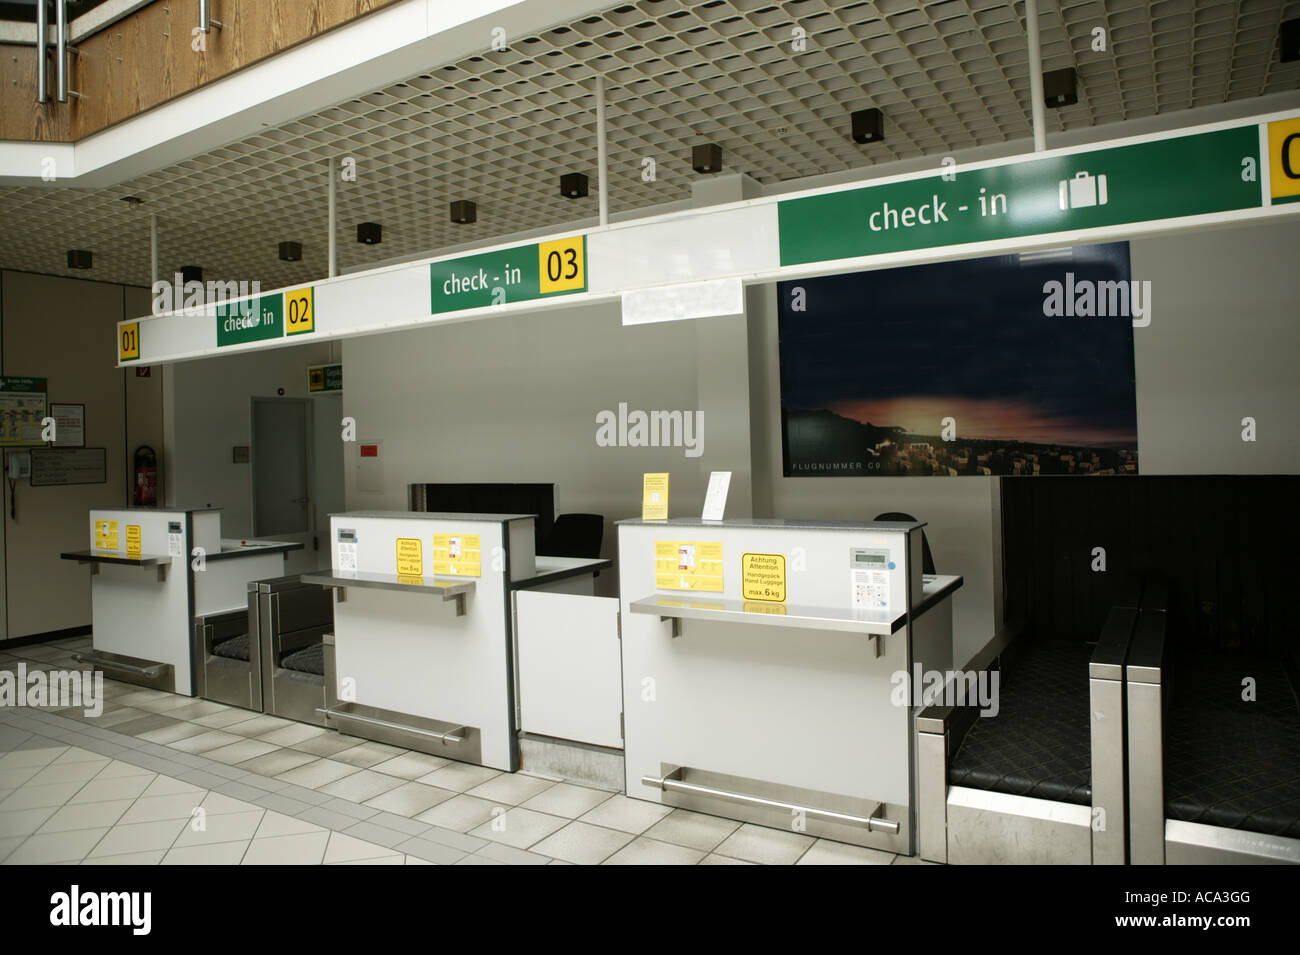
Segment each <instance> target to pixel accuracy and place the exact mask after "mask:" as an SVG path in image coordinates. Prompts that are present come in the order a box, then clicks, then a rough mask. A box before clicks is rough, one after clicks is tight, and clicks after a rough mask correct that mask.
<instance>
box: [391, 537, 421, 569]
mask: <svg viewBox="0 0 1300 955" xmlns="http://www.w3.org/2000/svg"><path fill="white" fill-rule="evenodd" d="M397 576H398V577H423V576H424V548H423V546H422V545H421V543H420V538H418V537H399V538H397Z"/></svg>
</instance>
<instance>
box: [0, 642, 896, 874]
mask: <svg viewBox="0 0 1300 955" xmlns="http://www.w3.org/2000/svg"><path fill="white" fill-rule="evenodd" d="M88 644H89V638H88V637H81V638H76V639H72V640H64V641H59V642H57V643H51V644H44V645H36V646H28V647H19V648H14V649H12V650H7V651H2V652H0V670H3V669H7V670H14V669H15V668H16V667H17V664H18V663H20V662H25V663H26V664H27V669H28V671H29V672H30V671H31V670H32V669H33V668H36V667H40V668H54V669H72V670H81V669H82V666H81V664H78V663H77V662H76V661H74V660H73V658H72V656H71V654H72V651H74V650H76V649H78V648H80V647H84V646H87V645H88ZM104 697H105V699H104V704H103V712H102V713H101V714H100V715H99V716H97V717H87V716H86V715H85V714H84V712H83V711H82V710H81V709H80V708H73V709H69V710H54V709H34V708H30V707H23V706H4V707H0V864H5V865H18V864H31V863H82V864H87V865H90V864H102V863H109V864H112V863H117V864H121V863H131V864H142V865H155V864H164V865H167V864H179V865H194V864H207V865H212V864H230V865H235V864H244V865H259V864H270V863H280V864H284V863H288V864H320V863H324V864H327V865H345V864H346V865H355V864H364V865H424V864H430V863H432V864H438V865H453V864H454V865H499V864H508V863H516V864H534V865H543V864H552V865H561V864H566V863H576V864H597V863H603V864H606V865H619V864H631V865H644V864H683V865H691V864H702V865H737V864H741V865H746V864H753V863H765V864H772V865H788V864H799V865H812V864H866V865H889V864H891V863H911V862H913V861H914V860H912V859H908V858H905V857H895V856H893V855H891V854H890V853H887V852H880V851H877V850H873V849H863V848H860V847H857V846H849V845H843V844H841V843H835V842H829V841H827V840H824V839H815V838H811V837H809V836H805V835H801V834H799V833H794V832H784V831H780V830H775V829H766V828H763V827H760V826H754V825H747V824H744V825H742V824H739V823H736V822H733V821H731V820H728V819H720V818H717V817H714V816H707V815H702V814H700V813H694V812H688V811H686V810H682V809H671V808H669V807H665V806H658V805H655V804H653V803H649V802H644V801H641V800H635V799H628V798H627V797H625V796H623V795H620V794H618V793H615V792H609V791H605V790H601V789H594V788H591V787H589V786H580V785H576V784H573V783H569V782H564V781H560V780H555V779H549V778H543V777H540V776H534V775H529V774H527V773H514V774H510V773H500V772H497V771H496V770H492V769H485V768H483V767H481V766H471V765H468V764H465V763H456V762H451V761H448V760H445V759H439V758H438V757H436V756H428V755H425V754H423V753H415V752H411V751H409V750H404V749H399V748H397V747H394V746H387V745H384V744H382V743H374V742H369V741H366V740H362V739H357V738H353V737H349V736H343V735H341V734H339V733H336V732H334V731H332V730H325V729H320V728H318V727H315V726H307V725H304V724H301V723H294V722H291V721H289V720H283V719H280V718H278V717H275V716H264V715H262V714H258V713H251V712H248V711H247V710H241V709H237V708H233V707H228V706H223V705H221V704H219V703H211V702H208V701H206V700H196V699H191V698H189V697H182V696H176V695H174V694H171V693H163V692H159V691H156V690H149V689H141V688H140V687H136V686H131V685H129V684H124V683H117V682H114V681H112V680H105V681H104Z"/></svg>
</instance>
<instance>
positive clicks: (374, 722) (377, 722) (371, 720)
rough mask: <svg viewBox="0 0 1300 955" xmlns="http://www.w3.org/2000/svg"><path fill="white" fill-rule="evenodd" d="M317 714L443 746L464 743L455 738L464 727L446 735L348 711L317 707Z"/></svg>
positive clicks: (459, 737)
mask: <svg viewBox="0 0 1300 955" xmlns="http://www.w3.org/2000/svg"><path fill="white" fill-rule="evenodd" d="M316 712H317V713H324V714H325V715H326V716H337V717H341V718H343V719H345V720H356V721H357V722H359V723H368V724H370V725H371V726H382V727H383V728H384V729H390V730H401V731H402V732H403V733H415V734H417V735H419V736H428V737H429V738H431V739H436V740H441V741H442V742H443V743H444V744H451V745H453V746H454V745H456V744H457V743H463V742H465V737H463V736H456V735H455V733H461V732H464V730H465V727H463V726H461V727H457V728H456V730H454V731H452V732H447V733H439V732H438V731H437V730H426V729H420V728H419V727H418V726H410V725H408V724H406V723H394V722H392V721H390V720H381V719H379V717H377V716H363V715H361V714H360V713H352V712H348V711H339V710H332V709H330V708H329V707H317V709H316Z"/></svg>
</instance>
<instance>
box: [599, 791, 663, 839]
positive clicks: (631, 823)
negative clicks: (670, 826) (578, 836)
mask: <svg viewBox="0 0 1300 955" xmlns="http://www.w3.org/2000/svg"><path fill="white" fill-rule="evenodd" d="M671 811H672V808H671V807H670V806H660V805H658V804H657V803H652V802H645V801H644V800H641V799H628V798H627V797H626V796H622V795H614V796H610V797H609V798H608V799H606V800H605V801H604V802H603V803H601V804H600V805H599V806H597V807H596V808H595V809H592V810H591V811H590V812H587V813H584V814H583V815H582V816H581V817H580V818H581V819H582V821H583V822H589V823H591V824H592V825H593V826H604V827H605V828H606V829H622V830H623V831H624V832H631V833H635V834H636V835H640V834H641V833H643V832H645V831H646V830H647V829H649V828H650V827H651V826H653V825H654V824H655V823H656V822H658V821H659V820H660V819H662V818H663V817H664V816H666V815H668V813H670V812H671Z"/></svg>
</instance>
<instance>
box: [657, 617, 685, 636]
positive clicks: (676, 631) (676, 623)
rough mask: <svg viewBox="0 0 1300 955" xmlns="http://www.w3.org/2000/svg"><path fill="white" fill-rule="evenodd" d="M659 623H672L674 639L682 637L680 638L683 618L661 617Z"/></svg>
mask: <svg viewBox="0 0 1300 955" xmlns="http://www.w3.org/2000/svg"><path fill="white" fill-rule="evenodd" d="M659 622H660V623H671V624H672V625H673V636H674V637H680V636H681V635H682V618H681V617H660V618H659Z"/></svg>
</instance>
